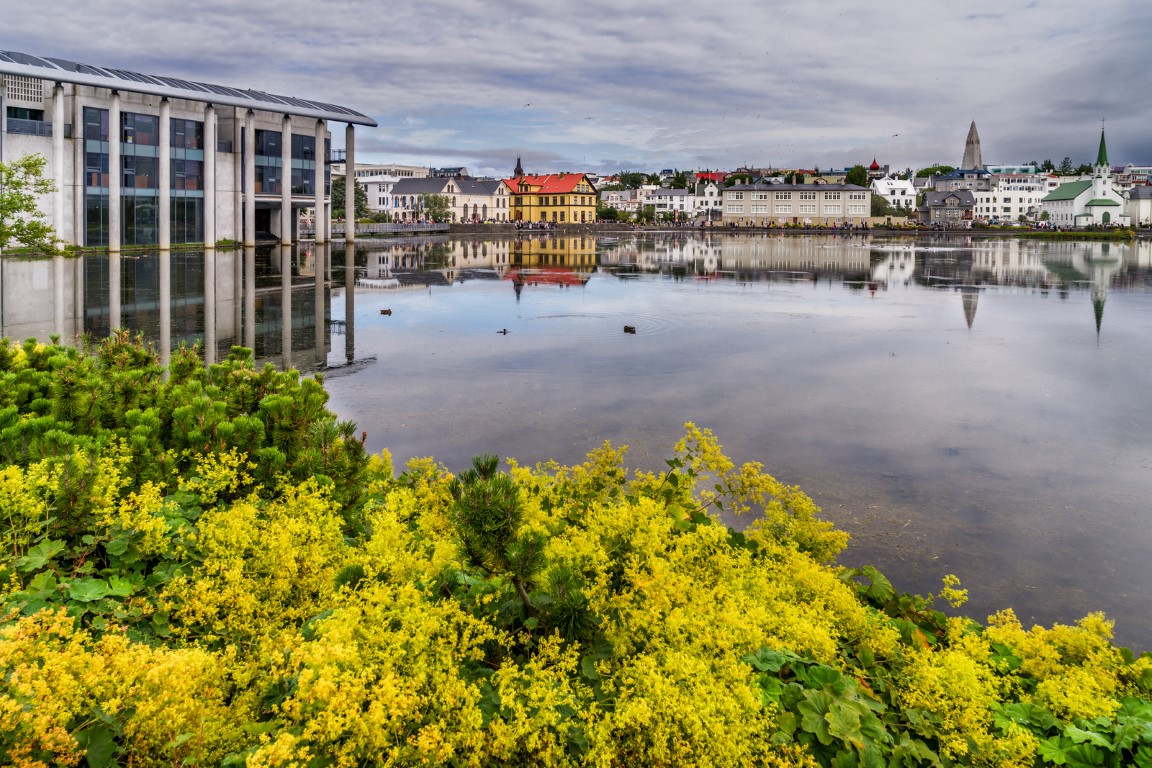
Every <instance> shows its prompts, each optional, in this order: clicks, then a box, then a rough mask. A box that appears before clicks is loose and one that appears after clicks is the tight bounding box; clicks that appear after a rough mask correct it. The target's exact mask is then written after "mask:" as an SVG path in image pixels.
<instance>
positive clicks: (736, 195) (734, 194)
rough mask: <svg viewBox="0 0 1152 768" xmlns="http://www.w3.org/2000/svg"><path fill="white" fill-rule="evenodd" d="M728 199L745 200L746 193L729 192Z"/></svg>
mask: <svg viewBox="0 0 1152 768" xmlns="http://www.w3.org/2000/svg"><path fill="white" fill-rule="evenodd" d="M728 199H729V200H743V199H744V193H743V192H729V193H728Z"/></svg>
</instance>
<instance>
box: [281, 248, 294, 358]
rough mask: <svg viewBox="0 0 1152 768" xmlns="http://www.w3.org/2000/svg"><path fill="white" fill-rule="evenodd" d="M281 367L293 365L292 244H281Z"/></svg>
mask: <svg viewBox="0 0 1152 768" xmlns="http://www.w3.org/2000/svg"><path fill="white" fill-rule="evenodd" d="M280 343H281V345H282V354H281V361H280V367H281V368H282V369H283V370H285V371H286V370H288V369H289V368H291V367H292V244H291V243H289V244H288V245H284V244H281V245H280Z"/></svg>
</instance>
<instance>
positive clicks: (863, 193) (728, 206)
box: [723, 184, 872, 227]
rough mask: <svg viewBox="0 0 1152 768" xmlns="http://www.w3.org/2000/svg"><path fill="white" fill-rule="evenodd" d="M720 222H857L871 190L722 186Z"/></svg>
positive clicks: (844, 186) (864, 219) (836, 186)
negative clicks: (722, 204)
mask: <svg viewBox="0 0 1152 768" xmlns="http://www.w3.org/2000/svg"><path fill="white" fill-rule="evenodd" d="M723 194H724V211H723V222H724V223H725V224H729V225H732V226H737V227H739V226H750V227H763V226H769V225H772V226H782V225H784V224H792V225H802V226H860V225H862V224H864V223H866V222H867V220H868V217H869V215H870V214H871V209H872V205H871V194H872V193H871V191H870V190H869V189H868V188H867V187H860V186H857V185H855V184H736V185H734V186H731V187H727V188H725V189H724V193H723Z"/></svg>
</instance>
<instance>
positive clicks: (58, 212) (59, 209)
mask: <svg viewBox="0 0 1152 768" xmlns="http://www.w3.org/2000/svg"><path fill="white" fill-rule="evenodd" d="M0 79H2V78H0ZM5 111H7V110H5ZM52 176H53V178H54V179H55V180H56V191H55V192H53V193H52V229H53V231H54V232H55V235H56V237H63V235H64V183H65V180H66V179H67V178H68V177H67V174H65V173H64V86H63V85H61V84H60V83H56V85H55V86H54V87H53V88H52ZM56 332H57V333H60V330H59V329H57V331H56Z"/></svg>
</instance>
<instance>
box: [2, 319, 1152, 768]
mask: <svg viewBox="0 0 1152 768" xmlns="http://www.w3.org/2000/svg"><path fill="white" fill-rule="evenodd" d="M325 401H326V395H325V393H324V391H323V388H322V382H320V381H318V380H314V379H308V378H302V377H301V376H299V375H298V374H296V373H295V372H277V371H275V370H273V369H271V368H270V367H267V366H266V367H265V368H263V369H260V370H258V369H256V368H255V367H254V366H253V364H252V358H251V354H250V353H249V352H248V351H247V350H243V349H236V350H234V351H233V354H232V355H231V356H230V357H229V358H228V359H227V360H226V361H225V362H223V363H220V364H218V365H212V366H207V367H205V366H203V365H202V364H201V363H200V362H199V359H198V358H197V356H196V354H195V350H187V349H186V350H181V351H179V352H177V353H174V354H173V356H172V363H171V365H170V366H169V368H168V370H167V371H164V370H162V369H161V368H160V367H159V365H158V363H157V359H156V356H155V354H154V353H153V352H152V351H151V350H149V349H147V348H146V347H144V346H143V345H142V344H140V343H139V341H138V340H136V339H132V338H130V337H128V336H127V335H117V336H114V337H112V338H110V339H107V340H105V341H101V342H99V343H88V344H86V345H85V346H84V347H83V348H81V349H68V348H64V347H61V346H58V345H55V344H51V345H42V344H37V343H35V342H33V341H28V342H25V343H23V344H10V343H8V342H7V341H6V340H5V341H4V343H3V344H0V450H2V452H3V468H2V469H0V543H2V548H0V576H2V577H3V584H4V588H3V592H2V593H0V605H2V606H3V608H2V612H0V763H3V764H6V765H15V766H22V767H31V766H47V765H79V764H81V763H86V764H87V765H88V766H90V767H91V768H106V767H108V766H113V765H133V766H151V765H161V764H163V765H172V764H183V765H230V766H239V765H246V766H251V768H263V767H265V766H372V765H428V764H434V765H457V766H487V765H507V766H511V765H555V766H566V765H604V766H612V765H716V766H721V765H722V766H729V765H731V766H741V765H749V766H838V767H844V766H947V765H974V766H1044V765H1059V766H1077V767H1079V766H1113V765H1114V766H1120V765H1135V766H1145V767H1147V766H1152V702H1150V701H1149V691H1150V690H1152V659H1150V658H1149V657H1148V656H1143V657H1140V658H1135V657H1134V656H1133V655H1132V654H1131V653H1128V652H1127V651H1126V650H1124V649H1121V648H1117V647H1115V646H1113V645H1112V644H1111V643H1110V642H1109V637H1110V629H1111V628H1110V625H1109V623H1108V622H1107V621H1105V620H1104V619H1103V618H1102V617H1100V616H1097V615H1091V616H1089V617H1087V618H1085V619H1084V620H1082V621H1081V622H1079V623H1078V624H1077V625H1076V626H1071V627H1069V626H1060V625H1057V626H1054V627H1052V628H1050V629H1045V628H1042V627H1034V628H1032V629H1025V628H1024V627H1022V626H1021V625H1020V623H1019V622H1018V621H1017V620H1016V618H1015V616H1013V615H1012V613H1011V612H1010V611H1005V612H1002V613H1000V614H997V615H996V616H994V617H992V618H991V619H990V620H989V621H988V623H987V625H986V626H982V625H981V624H979V623H977V622H975V621H972V620H971V619H966V618H959V617H951V618H950V617H948V616H946V615H945V614H944V613H943V612H941V611H940V610H938V609H937V608H936V607H935V604H934V601H935V598H933V597H932V596H929V597H926V598H925V597H918V596H914V595H908V594H899V593H897V592H896V591H895V590H894V589H893V588H892V586H891V584H890V583H889V582H888V581H887V579H885V578H884V576H883V575H881V574H880V573H878V572H877V571H876V570H874V569H872V568H863V569H859V570H855V569H845V568H841V567H838V566H836V565H835V559H836V557H837V555H838V553H839V552H840V551H841V550H842V549H843V548H844V546H845V545H846V544H847V535H846V534H844V533H843V532H840V531H837V530H835V529H834V528H833V527H832V526H831V525H830V524H828V523H827V522H824V521H821V520H820V519H819V517H818V513H819V510H818V508H817V507H816V505H815V504H814V503H813V502H812V500H811V499H809V498H808V497H807V496H806V495H805V494H804V493H802V492H801V491H800V490H799V489H797V488H795V487H790V486H786V485H784V484H782V483H780V482H779V481H777V480H776V479H775V478H773V477H771V476H770V475H768V474H766V473H764V471H763V470H762V468H761V467H760V466H759V465H756V464H745V465H743V466H736V465H734V464H733V463H732V462H731V461H730V460H729V459H728V458H727V457H725V456H724V454H723V452H722V450H721V448H720V446H719V444H718V443H717V441H716V439H715V438H714V437H713V436H712V435H711V434H710V433H709V432H708V431H707V430H702V429H699V428H697V427H695V426H694V425H692V424H689V425H687V427H686V435H685V437H684V439H683V440H681V441H680V442H679V443H678V444H677V445H676V446H675V449H674V455H673V457H672V458H670V459H668V460H667V462H666V469H664V470H663V471H660V472H639V471H637V472H630V471H628V470H627V469H626V468H625V465H624V456H625V451H626V449H624V448H616V447H613V446H611V445H609V444H607V443H606V444H604V445H603V446H602V447H600V448H598V449H596V450H594V451H593V452H591V453H590V454H589V456H588V458H587V460H586V461H585V462H584V463H582V464H580V465H577V466H560V465H558V464H555V463H550V462H549V463H544V464H540V465H537V466H535V467H526V466H521V465H520V464H518V463H517V462H515V461H514V460H508V462H507V464H508V469H507V470H506V471H501V470H500V462H499V460H498V459H497V457H495V456H481V457H477V458H476V460H475V461H474V464H473V466H472V468H470V469H469V470H467V471H465V472H462V473H460V474H459V475H456V476H453V475H452V474H451V473H449V472H448V471H447V470H445V469H444V468H443V467H441V466H439V465H437V464H436V463H435V462H434V461H432V460H431V459H421V460H414V461H412V462H410V463H409V465H408V466H407V467H406V468H405V469H404V471H402V472H401V473H399V474H398V475H397V474H395V473H394V471H393V469H392V466H391V462H390V460H389V458H388V456H387V454H386V453H385V454H381V455H380V456H375V457H369V456H367V455H365V453H364V451H363V447H362V443H361V441H360V440H358V439H356V438H355V436H354V429H353V428H352V426H351V425H349V424H341V423H340V422H338V421H337V420H336V419H335V417H334V416H333V415H332V414H331V413H330V412H328V411H327V410H326V408H325V407H324V405H325ZM721 512H724V513H730V514H732V515H735V516H737V517H743V518H751V522H750V523H749V524H748V525H747V526H746V527H745V528H744V530H743V531H740V532H738V531H735V530H733V529H731V528H728V527H726V526H725V525H723V524H722V523H721V522H720V517H719V513H721ZM940 597H941V598H943V599H945V600H948V601H949V602H951V603H953V604H954V605H958V604H959V603H961V602H962V601H963V599H964V597H965V593H964V591H963V590H960V589H959V588H958V585H957V584H956V582H955V580H954V579H952V578H950V577H949V578H946V579H945V583H944V588H943V590H942V591H941V595H940Z"/></svg>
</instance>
